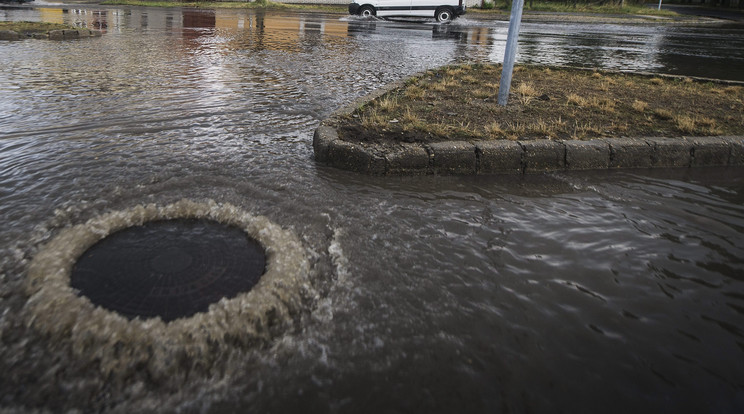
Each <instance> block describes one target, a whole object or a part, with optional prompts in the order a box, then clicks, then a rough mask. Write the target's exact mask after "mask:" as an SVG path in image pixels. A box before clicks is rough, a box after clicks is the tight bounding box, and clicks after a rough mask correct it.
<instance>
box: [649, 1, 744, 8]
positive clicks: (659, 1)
mask: <svg viewBox="0 0 744 414" xmlns="http://www.w3.org/2000/svg"><path fill="white" fill-rule="evenodd" d="M739 1H741V0H739ZM659 10H661V0H659Z"/></svg>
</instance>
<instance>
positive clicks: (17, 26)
mask: <svg viewBox="0 0 744 414" xmlns="http://www.w3.org/2000/svg"><path fill="white" fill-rule="evenodd" d="M67 29H75V27H74V26H70V25H66V24H59V23H43V22H25V21H24V22H0V30H12V31H14V32H16V33H20V34H22V35H26V36H28V35H32V34H34V33H47V32H49V31H50V30H67Z"/></svg>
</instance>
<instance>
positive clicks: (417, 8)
mask: <svg viewBox="0 0 744 414" xmlns="http://www.w3.org/2000/svg"><path fill="white" fill-rule="evenodd" d="M349 13H350V14H358V15H360V16H364V17H370V16H378V17H433V18H435V19H437V21H439V22H449V21H451V20H452V19H454V18H456V17H457V16H460V15H463V14H465V3H464V1H463V0H352V1H351V4H349Z"/></svg>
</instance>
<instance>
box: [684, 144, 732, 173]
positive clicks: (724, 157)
mask: <svg viewBox="0 0 744 414" xmlns="http://www.w3.org/2000/svg"><path fill="white" fill-rule="evenodd" d="M692 145H693V148H694V150H695V151H694V153H693V155H692V163H691V165H693V166H713V165H728V162H729V157H730V155H731V145H729V143H727V142H726V141H724V140H723V139H721V138H719V137H697V138H694V140H693V143H692Z"/></svg>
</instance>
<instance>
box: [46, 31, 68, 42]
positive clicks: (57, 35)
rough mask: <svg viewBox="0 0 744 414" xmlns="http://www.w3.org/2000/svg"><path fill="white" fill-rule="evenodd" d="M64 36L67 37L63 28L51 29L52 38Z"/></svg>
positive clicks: (50, 36)
mask: <svg viewBox="0 0 744 414" xmlns="http://www.w3.org/2000/svg"><path fill="white" fill-rule="evenodd" d="M64 38H65V33H64V31H63V30H50V31H49V39H50V40H62V39H64Z"/></svg>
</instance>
